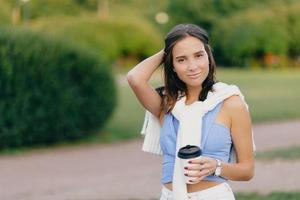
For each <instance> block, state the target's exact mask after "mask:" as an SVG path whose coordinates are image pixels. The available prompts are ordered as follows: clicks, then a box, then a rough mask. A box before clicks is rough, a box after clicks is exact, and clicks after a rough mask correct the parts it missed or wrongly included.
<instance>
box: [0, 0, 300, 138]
mask: <svg viewBox="0 0 300 200" xmlns="http://www.w3.org/2000/svg"><path fill="white" fill-rule="evenodd" d="M299 13H300V2H299V1H297V0H273V1H270V0H253V1H240V0H211V1H204V0H189V1H181V0H143V1H139V0H43V1H41V0H0V27H9V28H10V30H13V31H16V32H18V31H21V32H22V31H23V30H26V31H30V32H34V33H36V34H39V35H42V36H43V37H46V38H57V40H59V41H62V40H63V41H64V42H65V43H70V44H76V46H78V48H81V49H86V50H88V51H90V52H92V53H93V54H94V55H95V56H96V57H98V59H99V60H101V62H102V63H105V66H106V67H108V68H109V71H110V73H111V74H112V75H113V77H114V79H115V82H116V83H117V84H116V85H115V86H112V87H116V88H115V89H116V97H115V98H116V102H117V103H116V105H112V107H113V108H112V110H114V112H113V113H112V114H111V115H110V114H109V115H107V122H105V124H104V125H103V126H101V128H100V127H98V129H97V130H96V129H95V130H96V131H95V130H94V133H93V134H86V136H84V137H82V138H81V140H79V142H87V141H88V142H114V141H118V140H123V139H129V138H134V137H137V136H138V135H139V131H140V129H141V126H142V122H143V117H144V116H143V115H144V109H143V108H142V107H141V106H140V104H139V103H138V102H137V100H136V98H135V97H134V95H133V93H132V92H131V90H130V89H129V87H128V85H127V83H126V81H125V78H124V76H125V74H126V72H127V71H128V70H129V69H130V68H132V67H133V66H134V65H135V64H137V63H138V62H139V61H141V60H142V59H144V58H146V57H148V56H150V55H152V54H153V53H155V52H156V51H158V50H160V49H161V48H163V38H164V35H165V34H166V33H167V32H168V30H169V29H170V28H171V27H172V26H174V25H175V24H178V23H195V24H198V25H200V26H202V27H203V28H205V29H207V30H208V32H209V34H210V36H211V45H212V47H213V52H214V55H215V58H216V62H217V65H218V72H217V78H218V80H220V81H224V82H228V83H231V84H237V85H238V86H239V87H240V88H241V90H242V92H243V93H244V94H245V96H246V100H247V102H248V104H249V106H250V111H251V115H252V119H253V121H254V123H260V122H266V121H276V120H291V119H297V118H298V119H299V118H300V106H299V103H298V102H299V101H300V89H299V87H298V85H299V84H300V73H299V72H300V70H299V69H300V14H299ZM0 34H1V33H0ZM27 48H29V49H30V48H34V46H30V45H28V47H27ZM24 67H25V68H26V66H24ZM86 67H88V66H86ZM161 77H162V72H161V71H160V70H158V72H157V73H156V74H155V76H154V78H153V80H152V83H153V85H154V86H159V85H161V84H162V78H161ZM114 107H115V109H114ZM133 111H134V112H133ZM60 142H66V141H60Z"/></svg>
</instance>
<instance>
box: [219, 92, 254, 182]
mask: <svg viewBox="0 0 300 200" xmlns="http://www.w3.org/2000/svg"><path fill="white" fill-rule="evenodd" d="M226 103H227V105H226V106H227V109H228V112H229V113H230V114H231V137H232V140H233V144H234V147H235V150H236V153H237V163H222V168H223V169H222V173H221V176H222V177H224V178H227V179H230V180H236V181H246V180H250V179H251V178H252V177H253V175H254V156H253V146H252V133H251V119H250V114H249V112H248V110H247V109H246V106H245V105H244V103H243V102H242V100H241V99H240V97H238V96H234V97H231V99H230V101H227V102H226Z"/></svg>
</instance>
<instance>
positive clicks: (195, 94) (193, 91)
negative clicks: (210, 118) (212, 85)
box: [185, 87, 202, 105]
mask: <svg viewBox="0 0 300 200" xmlns="http://www.w3.org/2000/svg"><path fill="white" fill-rule="evenodd" d="M201 91H202V87H189V88H188V92H187V96H186V102H185V103H186V104H187V105H189V104H192V103H193V102H195V101H198V99H199V95H200V92H201Z"/></svg>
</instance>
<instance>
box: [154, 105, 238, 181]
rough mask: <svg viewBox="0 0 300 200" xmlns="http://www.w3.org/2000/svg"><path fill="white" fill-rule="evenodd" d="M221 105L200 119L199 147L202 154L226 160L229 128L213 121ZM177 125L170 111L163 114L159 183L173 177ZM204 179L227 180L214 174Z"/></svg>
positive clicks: (229, 144)
mask: <svg viewBox="0 0 300 200" xmlns="http://www.w3.org/2000/svg"><path fill="white" fill-rule="evenodd" d="M221 106H222V102H221V103H219V104H218V105H217V106H216V107H215V108H214V109H213V110H211V111H209V112H208V113H206V114H205V115H204V117H203V119H202V120H203V122H202V136H201V137H202V139H201V147H202V155H203V156H206V157H211V158H217V159H219V160H221V161H223V162H228V161H229V157H230V150H231V147H232V140H231V134H230V130H229V129H228V128H227V127H225V126H224V125H222V124H218V123H216V122H215V120H216V117H217V114H218V112H219V110H220V108H221ZM178 125H179V121H178V120H177V119H176V118H175V117H174V116H173V115H172V114H171V113H168V114H166V115H165V117H164V122H163V125H162V127H161V130H160V146H161V149H162V152H163V164H162V178H161V183H163V184H165V183H169V182H172V179H173V172H174V164H175V152H176V137H177V130H178ZM204 180H207V181H214V182H225V181H227V180H226V179H224V178H223V177H216V176H214V175H210V176H207V177H206V178H205V179H204Z"/></svg>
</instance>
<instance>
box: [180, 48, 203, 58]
mask: <svg viewBox="0 0 300 200" xmlns="http://www.w3.org/2000/svg"><path fill="white" fill-rule="evenodd" d="M198 53H205V51H204V50H200V51H197V52H195V53H193V54H198ZM186 57H187V56H186V55H182V56H176V57H175V59H179V58H186Z"/></svg>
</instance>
